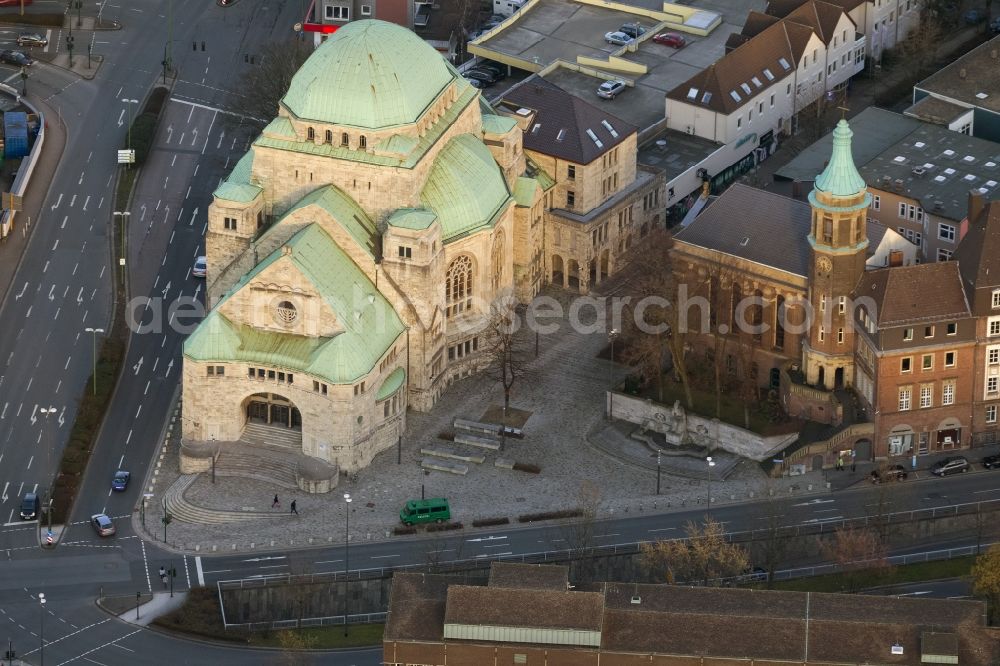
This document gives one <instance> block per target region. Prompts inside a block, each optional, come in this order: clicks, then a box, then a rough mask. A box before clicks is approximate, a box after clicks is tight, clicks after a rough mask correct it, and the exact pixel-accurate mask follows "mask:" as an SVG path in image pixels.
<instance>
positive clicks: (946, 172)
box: [944, 167, 955, 176]
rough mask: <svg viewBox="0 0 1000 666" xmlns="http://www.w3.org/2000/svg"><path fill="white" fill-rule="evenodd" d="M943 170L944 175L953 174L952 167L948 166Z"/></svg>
mask: <svg viewBox="0 0 1000 666" xmlns="http://www.w3.org/2000/svg"><path fill="white" fill-rule="evenodd" d="M944 172H945V174H946V175H948V176H951V175H954V173H955V170H954V169H952V168H951V167H948V168H947V169H945V170H944Z"/></svg>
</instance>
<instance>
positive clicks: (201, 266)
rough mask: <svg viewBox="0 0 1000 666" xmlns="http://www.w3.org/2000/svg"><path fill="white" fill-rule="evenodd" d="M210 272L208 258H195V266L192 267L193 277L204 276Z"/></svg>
mask: <svg viewBox="0 0 1000 666" xmlns="http://www.w3.org/2000/svg"><path fill="white" fill-rule="evenodd" d="M207 273H208V258H206V257H198V258H197V259H195V260H194V266H192V267H191V277H200V278H203V277H205V275H206V274H207Z"/></svg>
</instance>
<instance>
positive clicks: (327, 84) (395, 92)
mask: <svg viewBox="0 0 1000 666" xmlns="http://www.w3.org/2000/svg"><path fill="white" fill-rule="evenodd" d="M455 76H456V75H455V73H454V70H452V69H451V68H449V67H448V64H447V63H446V62H445V60H444V58H442V57H441V54H440V53H438V52H437V51H435V50H434V49H433V48H432V47H431V46H430V45H429V44H427V42H425V41H424V40H422V39H420V37H418V36H417V35H416V34H414V33H413V32H412V31H410V30H407V29H406V28H403V27H401V26H398V25H396V24H394V23H387V22H385V21H375V20H362V21H354V22H351V23H348V24H347V25H345V26H344V27H342V28H340V29H339V30H337V32H335V33H333V35H331V36H330V38H329V39H327V40H326V41H325V42H323V43H322V44H321V45H320V46H319V48H318V49H316V52H315V53H313V54H312V55H311V56H309V59H308V60H306V62H305V64H303V65H302V67H301V68H300V69H299V71H298V72H296V74H295V76H293V77H292V82H291V85H290V86H289V87H288V92H287V93H285V96H284V98H282V100H281V103H282V105H283V106H284V107H285V108H286V109H288V111H290V112H291V113H292V114H294V115H295V116H296V117H297V118H299V119H301V120H303V121H313V122H316V123H329V124H332V125H340V126H350V127H359V128H364V129H373V130H375V129H380V128H386V127H393V126H398V125H407V124H412V123H415V122H416V121H417V120H418V119H419V118H420V116H421V114H422V113H423V112H424V110H425V109H426V108H427V107H428V106H429V105H430V104H431V103H432V102H433V101H434V100H435V99H437V97H438V96H439V95H440V94H441V91H442V90H444V89H445V88H446V87H447V86H448V85H449V84H450V83H451V82H452V81H453V80H454V79H455Z"/></svg>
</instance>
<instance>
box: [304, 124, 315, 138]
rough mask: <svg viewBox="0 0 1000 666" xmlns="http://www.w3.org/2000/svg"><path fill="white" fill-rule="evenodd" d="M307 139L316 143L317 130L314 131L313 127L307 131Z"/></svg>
mask: <svg viewBox="0 0 1000 666" xmlns="http://www.w3.org/2000/svg"><path fill="white" fill-rule="evenodd" d="M306 138H307V139H309V140H310V141H315V140H316V130H314V129H313V128H312V127H310V128H308V129H307V130H306Z"/></svg>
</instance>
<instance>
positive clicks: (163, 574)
mask: <svg viewBox="0 0 1000 666" xmlns="http://www.w3.org/2000/svg"><path fill="white" fill-rule="evenodd" d="M160 581H161V582H162V583H163V587H166V586H167V570H166V569H165V568H163V567H160Z"/></svg>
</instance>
